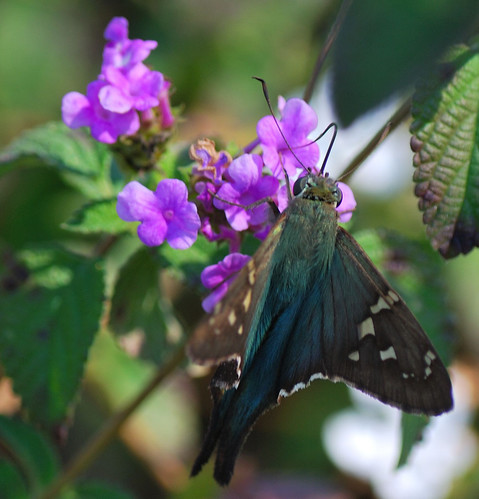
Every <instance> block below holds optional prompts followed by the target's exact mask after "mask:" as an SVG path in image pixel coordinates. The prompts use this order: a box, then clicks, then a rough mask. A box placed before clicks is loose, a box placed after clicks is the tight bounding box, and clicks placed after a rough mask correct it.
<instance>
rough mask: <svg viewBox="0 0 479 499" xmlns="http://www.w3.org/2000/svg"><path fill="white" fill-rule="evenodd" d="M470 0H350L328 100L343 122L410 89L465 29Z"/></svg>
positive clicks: (472, 6)
mask: <svg viewBox="0 0 479 499" xmlns="http://www.w3.org/2000/svg"><path fill="white" fill-rule="evenodd" d="M476 11H477V2H476V1H475V0H437V1H435V2H431V1H430V0H389V1H387V2H378V1H377V0H362V1H360V2H353V4H352V6H351V8H350V9H349V12H348V14H347V17H346V20H345V22H344V24H343V26H342V27H341V31H340V32H339V36H338V38H337V40H336V46H335V50H334V54H333V67H332V71H333V84H332V89H333V99H334V104H335V108H336V110H337V113H338V116H339V118H340V120H341V122H342V123H343V124H344V125H345V126H347V125H349V124H351V122H352V121H353V120H354V119H355V118H357V117H358V116H360V115H361V114H363V113H365V112H366V111H368V110H369V109H371V108H373V107H375V106H377V105H378V104H379V103H381V102H383V101H384V100H385V99H386V98H388V97H389V96H391V95H393V94H394V93H396V94H397V93H398V92H400V91H403V90H405V89H406V88H408V87H410V86H411V85H412V84H413V83H414V81H415V80H416V78H417V77H418V76H419V75H421V74H425V72H427V71H428V70H429V69H430V68H431V67H432V64H434V63H435V61H436V60H437V59H438V58H439V57H440V56H441V55H442V53H443V52H444V50H445V49H446V48H447V47H448V46H450V45H451V44H452V43H457V42H458V41H461V39H462V37H463V36H464V35H465V33H468V31H470V29H469V27H471V25H472V23H473V22H474V19H475V17H474V15H471V13H475V12H476Z"/></svg>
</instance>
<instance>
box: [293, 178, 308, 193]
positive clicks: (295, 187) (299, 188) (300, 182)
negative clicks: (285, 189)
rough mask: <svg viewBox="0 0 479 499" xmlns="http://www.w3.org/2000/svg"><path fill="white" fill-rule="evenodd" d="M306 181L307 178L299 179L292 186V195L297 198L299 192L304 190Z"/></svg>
mask: <svg viewBox="0 0 479 499" xmlns="http://www.w3.org/2000/svg"><path fill="white" fill-rule="evenodd" d="M307 181H308V176H305V177H300V178H298V180H296V182H295V183H294V185H293V195H294V196H298V195H299V194H301V191H302V190H303V189H304V188H305V186H306V183H307Z"/></svg>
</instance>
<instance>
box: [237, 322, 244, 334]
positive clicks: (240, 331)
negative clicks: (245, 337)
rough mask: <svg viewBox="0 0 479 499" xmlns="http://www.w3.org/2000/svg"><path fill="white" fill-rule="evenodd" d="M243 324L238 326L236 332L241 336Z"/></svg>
mask: <svg viewBox="0 0 479 499" xmlns="http://www.w3.org/2000/svg"><path fill="white" fill-rule="evenodd" d="M243 330H244V329H243V324H241V326H240V327H239V328H238V334H239V335H240V336H241V335H242V334H243Z"/></svg>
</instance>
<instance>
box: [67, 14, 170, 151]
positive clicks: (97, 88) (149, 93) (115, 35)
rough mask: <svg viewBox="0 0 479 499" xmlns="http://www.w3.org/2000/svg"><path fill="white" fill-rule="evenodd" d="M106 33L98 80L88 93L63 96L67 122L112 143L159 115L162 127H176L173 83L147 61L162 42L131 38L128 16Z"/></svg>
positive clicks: (117, 18)
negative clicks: (87, 129) (146, 62)
mask: <svg viewBox="0 0 479 499" xmlns="http://www.w3.org/2000/svg"><path fill="white" fill-rule="evenodd" d="M104 35H105V39H106V40H107V43H106V45H105V48H104V50H103V63H102V67H101V73H100V74H99V75H98V78H97V79H96V80H95V81H92V82H91V83H89V84H88V87H87V91H86V95H83V94H81V93H79V92H69V93H67V94H66V95H65V96H64V97H63V101H62V117H63V121H64V122H65V124H66V125H67V126H69V127H70V128H79V127H83V126H85V127H89V128H90V129H91V134H92V136H93V138H94V139H96V140H98V141H99V142H104V143H107V144H113V143H115V142H116V141H117V139H118V137H119V136H121V135H134V134H135V133H136V132H138V130H139V129H140V126H141V124H142V121H143V122H151V121H152V117H153V115H154V114H157V115H158V118H159V122H160V127H161V128H163V129H164V128H169V127H171V126H172V125H173V123H174V117H173V114H172V111H171V107H170V102H169V89H170V82H168V81H167V80H165V78H164V76H163V74H162V73H160V72H159V71H152V70H151V69H149V68H148V67H147V66H146V65H145V64H144V63H143V61H144V60H145V59H146V58H147V57H148V56H149V55H150V52H151V51H152V50H153V49H155V48H156V46H157V45H158V44H157V42H155V41H153V40H139V39H137V40H130V39H129V38H128V21H127V20H126V19H125V18H124V17H115V18H113V19H112V20H111V21H110V23H109V24H108V26H107V27H106V29H105V33H104Z"/></svg>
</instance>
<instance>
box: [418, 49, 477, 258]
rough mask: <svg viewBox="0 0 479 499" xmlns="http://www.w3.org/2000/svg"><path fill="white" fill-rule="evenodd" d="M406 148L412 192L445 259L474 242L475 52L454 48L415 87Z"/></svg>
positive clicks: (436, 245)
mask: <svg viewBox="0 0 479 499" xmlns="http://www.w3.org/2000/svg"><path fill="white" fill-rule="evenodd" d="M412 114H413V118H414V122H413V123H412V125H411V133H412V134H413V138H412V140H411V147H412V149H413V151H414V152H415V155H414V166H415V167H416V171H415V172H414V181H415V182H416V183H417V185H416V189H415V193H416V196H418V197H419V198H420V200H419V209H420V210H421V211H424V215H423V221H424V223H425V224H426V225H427V229H426V232H427V235H428V237H429V238H430V240H431V243H432V246H433V247H434V248H435V249H437V250H438V251H439V253H440V254H441V255H442V256H443V257H445V258H452V257H455V256H457V255H458V254H460V253H464V254H465V253H468V252H469V251H471V250H472V249H473V248H474V247H475V246H479V131H478V123H479V53H478V52H477V50H470V49H468V48H466V47H462V48H461V49H459V48H458V49H456V50H455V51H454V52H453V53H452V54H451V56H450V58H449V60H447V61H446V62H445V63H444V64H443V65H441V66H440V68H439V69H438V71H437V72H436V73H435V74H434V75H432V76H431V77H430V78H429V79H428V80H424V81H422V82H421V83H420V85H419V86H418V88H417V90H416V93H415V95H414V100H413V110H412Z"/></svg>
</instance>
